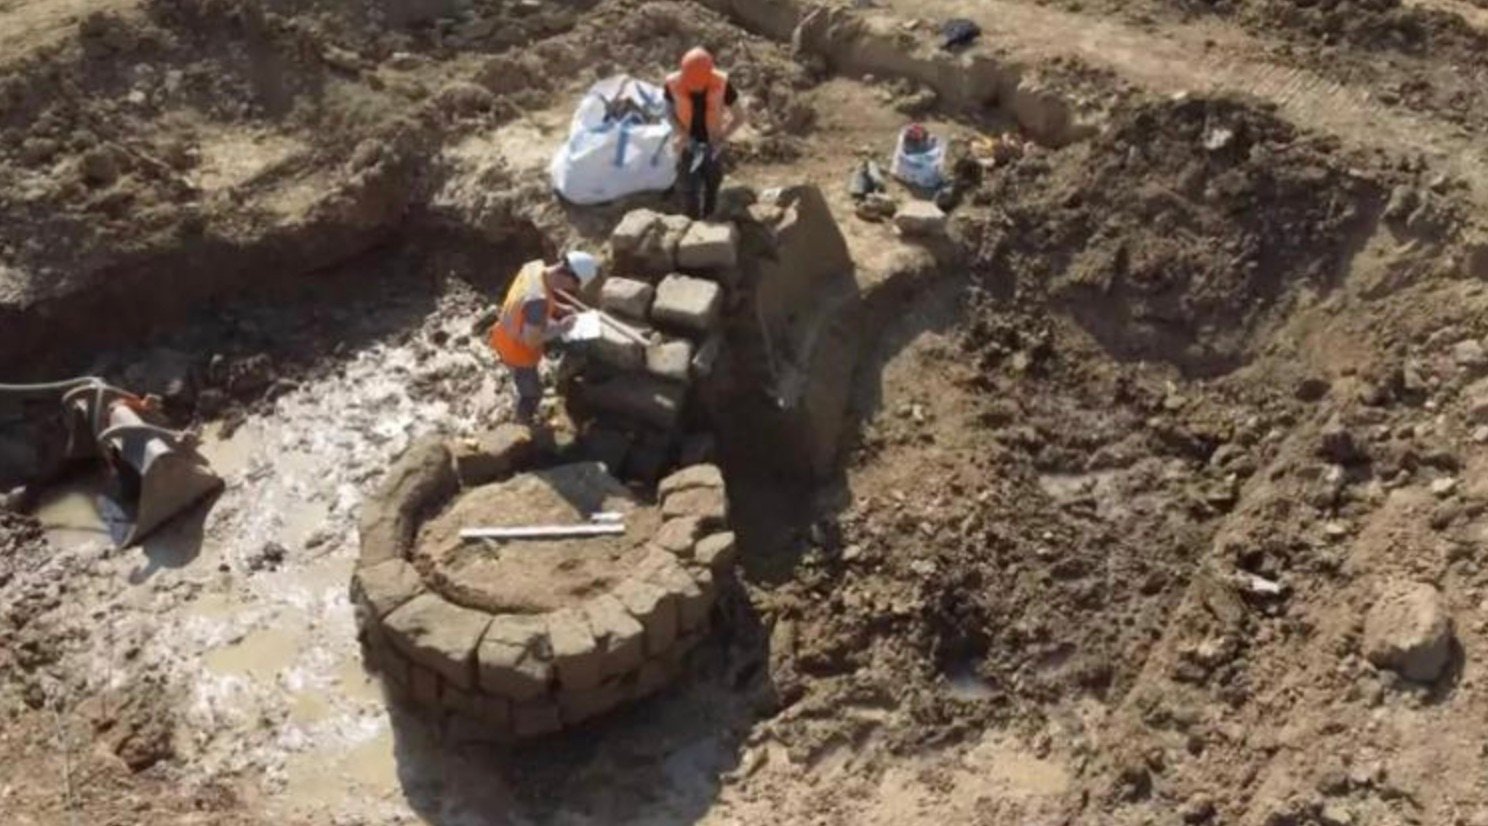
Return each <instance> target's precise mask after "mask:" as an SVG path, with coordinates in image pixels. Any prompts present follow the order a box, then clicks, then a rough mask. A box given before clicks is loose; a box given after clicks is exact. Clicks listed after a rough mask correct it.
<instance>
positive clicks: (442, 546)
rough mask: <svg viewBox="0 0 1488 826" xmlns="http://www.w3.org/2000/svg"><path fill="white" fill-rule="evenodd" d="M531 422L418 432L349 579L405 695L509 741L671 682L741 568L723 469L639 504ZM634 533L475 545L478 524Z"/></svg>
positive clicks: (379, 503) (368, 636)
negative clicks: (463, 433) (721, 589)
mask: <svg viewBox="0 0 1488 826" xmlns="http://www.w3.org/2000/svg"><path fill="white" fill-rule="evenodd" d="M532 454H533V450H532V437H531V434H530V433H529V432H528V431H527V430H526V429H525V428H521V427H515V426H510V427H503V428H500V429H498V430H497V431H496V432H495V433H492V434H490V435H489V436H487V437H484V438H482V439H479V440H476V441H475V442H473V443H460V444H447V443H445V442H442V441H440V440H437V439H428V440H423V441H420V442H418V443H416V444H414V445H413V446H412V447H411V448H409V450H408V451H407V452H406V453H405V454H404V455H403V456H402V457H401V458H400V459H399V460H398V461H397V462H396V463H395V464H394V466H393V467H392V468H391V469H390V470H389V473H388V476H387V479H386V480H385V482H384V483H383V485H382V487H381V488H380V489H379V490H377V491H376V492H375V493H374V494H373V495H372V496H370V497H369V498H368V499H367V501H366V503H365V504H364V505H363V510H362V518H361V526H360V530H361V555H360V558H359V559H358V562H357V567H356V571H355V573H354V574H353V576H352V587H351V591H352V598H353V602H354V604H355V605H356V609H357V619H358V624H359V626H360V629H361V634H362V642H363V647H364V649H363V650H364V653H365V655H366V657H367V660H368V662H369V665H371V666H372V668H373V669H374V670H376V671H377V672H379V673H380V674H381V675H382V677H383V678H384V682H385V683H386V684H387V685H388V687H389V688H390V689H391V690H392V693H393V694H394V695H395V696H397V697H400V698H402V699H404V700H406V701H408V702H410V703H412V704H414V705H415V706H418V707H420V708H423V709H427V710H430V711H433V712H436V713H438V714H440V715H442V716H450V717H452V718H458V719H459V720H460V721H461V723H462V724H464V723H466V722H473V723H477V724H479V725H480V727H481V728H482V729H483V730H485V731H489V732H491V734H492V735H493V736H494V737H496V738H498V739H504V738H513V739H516V738H527V737H534V736H538V735H542V734H548V733H552V732H556V731H558V730H560V729H563V728H566V727H572V726H575V725H577V724H579V723H582V722H583V721H585V720H587V719H589V718H591V717H594V716H595V715H598V714H601V713H603V712H606V711H608V710H610V709H612V708H614V707H616V706H618V705H620V704H622V703H625V702H628V701H630V700H634V699H638V698H640V697H644V696H647V695H649V694H651V693H653V692H655V691H656V690H657V689H659V688H661V687H662V686H664V685H666V684H667V683H668V682H670V681H671V680H672V679H673V678H674V677H675V676H676V675H677V674H678V673H679V672H680V670H681V666H682V661H683V658H684V657H685V655H686V654H687V652H688V651H690V650H691V649H692V648H693V647H694V646H695V645H696V644H697V643H698V642H699V641H701V640H702V638H703V637H704V636H705V635H706V633H707V631H708V626H709V622H710V615H711V613H712V612H711V608H712V606H713V601H714V596H715V593H716V590H717V583H718V582H719V581H720V580H721V578H723V577H725V576H729V575H731V571H732V566H733V560H734V535H733V534H732V533H730V532H729V530H728V506H727V497H726V495H725V490H724V484H723V476H722V474H721V473H720V472H719V470H718V468H717V467H715V466H713V465H694V466H692V467H688V468H684V469H682V470H680V471H678V472H676V473H674V474H672V475H671V476H669V477H667V478H665V479H664V480H662V482H661V483H660V485H659V486H658V488H657V497H656V498H657V502H656V504H655V505H650V504H646V503H642V502H639V501H637V500H636V499H635V498H634V497H632V495H631V494H630V492H629V491H628V490H627V489H626V488H625V487H623V486H622V485H620V484H619V483H618V482H617V481H616V480H615V479H613V478H612V477H611V476H610V475H609V473H608V472H607V471H605V469H604V467H603V466H602V465H600V464H598V463H575V464H568V465H560V466H557V467H549V468H544V469H535V468H530V467H529V466H530V464H531V457H532ZM600 512H616V513H620V514H621V515H622V518H623V520H624V525H625V533H624V534H623V535H615V536H606V537H595V538H584V539H554V540H521V541H515V542H507V543H497V542H493V541H462V540H461V539H460V537H459V531H460V530H461V529H464V528H475V527H515V526H528V525H538V524H556V525H571V524H585V523H587V522H588V520H589V517H590V516H591V515H592V514H595V513H600Z"/></svg>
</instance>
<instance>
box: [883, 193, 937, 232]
mask: <svg viewBox="0 0 1488 826" xmlns="http://www.w3.org/2000/svg"><path fill="white" fill-rule="evenodd" d="M894 226H896V227H898V228H899V234H900V235H905V236H927V235H943V234H944V233H945V226H946V214H945V213H944V212H942V211H941V209H940V207H938V206H936V205H935V204H933V203H930V202H929V201H910V202H909V203H907V204H905V205H904V206H902V207H900V208H899V211H898V212H896V213H894Z"/></svg>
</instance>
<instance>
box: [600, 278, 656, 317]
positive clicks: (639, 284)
mask: <svg viewBox="0 0 1488 826" xmlns="http://www.w3.org/2000/svg"><path fill="white" fill-rule="evenodd" d="M654 298H656V288H655V287H653V286H651V285H650V284H647V283H646V282H644V281H636V280H635V279H633V278H617V277H612V278H607V279H605V282H604V286H602V287H600V289H599V306H600V307H602V308H604V309H606V310H609V311H610V312H612V313H618V314H620V315H623V316H629V317H630V318H633V319H636V320H637V321H645V320H646V316H647V315H648V314H649V313H650V312H651V301H652V299H654Z"/></svg>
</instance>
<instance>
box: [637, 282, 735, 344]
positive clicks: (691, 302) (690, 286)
mask: <svg viewBox="0 0 1488 826" xmlns="http://www.w3.org/2000/svg"><path fill="white" fill-rule="evenodd" d="M722 307H723V288H722V287H720V286H718V285H717V284H715V283H713V282H712V281H706V280H704V279H701V278H692V277H690V276H686V275H669V276H667V277H666V278H663V279H662V280H661V283H660V284H658V285H657V287H656V301H655V302H654V303H652V305H651V318H652V319H653V320H654V321H656V322H657V323H658V324H670V325H673V326H675V327H680V328H682V329H686V330H692V331H695V332H699V333H706V332H709V331H710V330H712V329H713V328H714V327H715V326H717V324H718V314H719V312H720V311H721V310H722Z"/></svg>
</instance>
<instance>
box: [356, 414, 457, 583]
mask: <svg viewBox="0 0 1488 826" xmlns="http://www.w3.org/2000/svg"><path fill="white" fill-rule="evenodd" d="M458 487H459V480H458V479H457V478H456V477H455V468H454V464H453V462H452V460H451V457H450V452H449V448H447V447H445V445H444V442H443V441H442V440H440V439H438V438H437V437H429V438H425V439H420V440H419V441H417V442H414V444H413V446H412V447H410V448H409V449H408V450H407V451H406V452H405V453H404V454H403V455H402V456H401V457H399V458H398V461H396V462H394V463H393V466H392V467H391V468H389V469H388V473H387V477H386V478H385V479H384V480H383V483H382V485H381V486H380V487H379V488H378V489H377V491H376V493H374V494H373V495H372V496H371V497H369V498H368V499H367V501H366V502H365V503H363V505H362V512H361V521H360V525H359V526H358V527H359V532H360V534H361V555H360V557H359V559H360V561H361V563H362V564H364V565H375V564H377V563H379V562H384V561H386V560H389V559H401V558H402V557H403V556H404V554H405V552H406V551H407V550H408V547H409V545H410V544H411V543H412V542H413V533H414V529H415V528H416V527H417V522H418V516H419V514H420V513H421V512H422V511H423V510H424V509H426V508H429V507H431V506H432V505H434V504H437V503H438V502H442V501H444V500H445V499H448V498H449V497H451V496H453V495H454V493H455V491H456V490H457V489H458Z"/></svg>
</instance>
